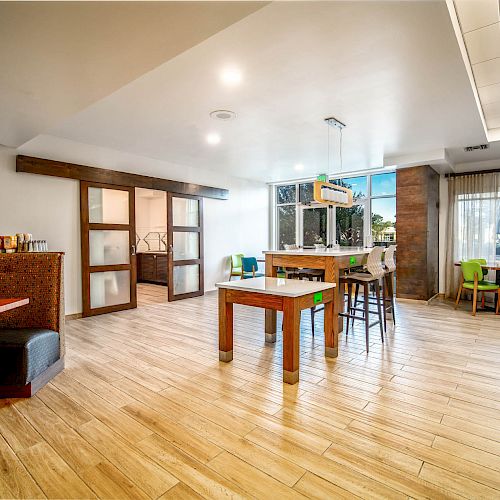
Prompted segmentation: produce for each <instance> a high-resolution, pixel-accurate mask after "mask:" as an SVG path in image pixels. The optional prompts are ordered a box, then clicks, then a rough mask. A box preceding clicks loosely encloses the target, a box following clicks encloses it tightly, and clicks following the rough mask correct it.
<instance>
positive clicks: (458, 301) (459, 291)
mask: <svg viewBox="0 0 500 500" xmlns="http://www.w3.org/2000/svg"><path fill="white" fill-rule="evenodd" d="M463 284H464V282H463V281H460V285H459V287H458V293H457V300H455V309H456V308H457V307H458V304H460V299H461V298H462V289H463Z"/></svg>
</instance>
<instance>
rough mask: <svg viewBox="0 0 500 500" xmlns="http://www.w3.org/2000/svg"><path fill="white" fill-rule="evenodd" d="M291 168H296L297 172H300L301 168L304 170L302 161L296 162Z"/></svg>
mask: <svg viewBox="0 0 500 500" xmlns="http://www.w3.org/2000/svg"><path fill="white" fill-rule="evenodd" d="M293 168H294V169H295V170H297V172H300V171H301V170H304V165H302V163H297V164H296V165H295V166H294V167H293Z"/></svg>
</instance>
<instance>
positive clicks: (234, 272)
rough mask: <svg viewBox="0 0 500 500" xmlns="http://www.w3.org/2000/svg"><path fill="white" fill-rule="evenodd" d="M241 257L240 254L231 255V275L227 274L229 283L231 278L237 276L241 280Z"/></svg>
mask: <svg viewBox="0 0 500 500" xmlns="http://www.w3.org/2000/svg"><path fill="white" fill-rule="evenodd" d="M242 257H243V254H242V253H236V254H234V255H231V257H230V260H231V273H230V274H229V281H231V277H232V276H239V277H240V278H241V273H242V272H243V270H242V268H241V258H242Z"/></svg>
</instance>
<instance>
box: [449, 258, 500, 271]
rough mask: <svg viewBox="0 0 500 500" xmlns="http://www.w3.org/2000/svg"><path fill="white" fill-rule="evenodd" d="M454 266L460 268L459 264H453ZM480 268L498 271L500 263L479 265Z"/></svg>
mask: <svg viewBox="0 0 500 500" xmlns="http://www.w3.org/2000/svg"><path fill="white" fill-rule="evenodd" d="M455 265H456V266H460V262H455ZM481 267H483V268H484V269H491V270H492V271H495V270H497V271H500V261H498V260H497V261H496V262H487V263H486V264H481Z"/></svg>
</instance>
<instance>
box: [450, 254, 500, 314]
mask: <svg viewBox="0 0 500 500" xmlns="http://www.w3.org/2000/svg"><path fill="white" fill-rule="evenodd" d="M460 267H461V268H462V279H461V281H460V286H459V288H458V294H457V300H456V301H455V308H456V307H457V306H458V304H459V303H460V298H461V296H462V291H463V290H472V292H473V296H472V297H473V298H472V315H473V316H475V315H476V307H477V292H478V291H479V292H493V293H496V294H497V306H496V314H499V312H500V285H497V284H496V283H493V282H491V281H484V280H483V279H482V278H483V269H482V267H481V264H480V263H479V262H475V261H468V262H464V261H462V262H461V263H460ZM480 278H481V279H480Z"/></svg>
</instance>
